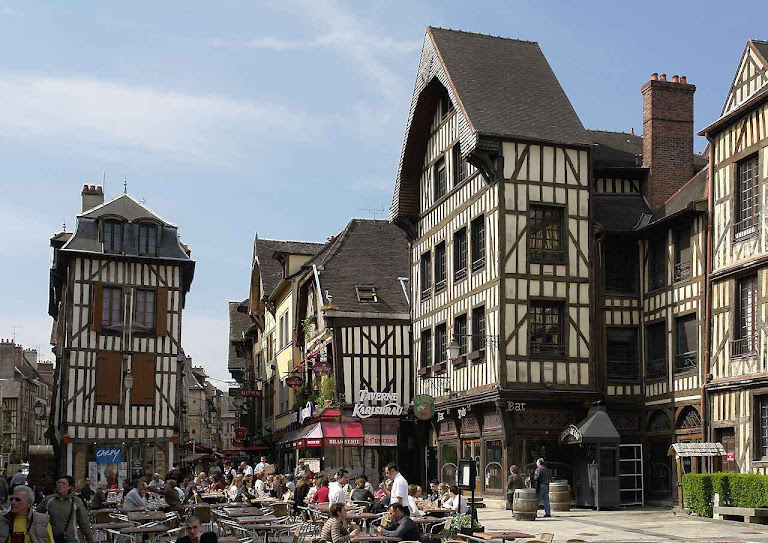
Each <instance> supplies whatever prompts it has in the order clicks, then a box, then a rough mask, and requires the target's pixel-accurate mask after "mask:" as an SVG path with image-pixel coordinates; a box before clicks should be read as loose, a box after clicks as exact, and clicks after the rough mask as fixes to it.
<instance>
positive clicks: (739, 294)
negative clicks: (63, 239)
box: [105, 275, 757, 356]
mask: <svg viewBox="0 0 768 543" xmlns="http://www.w3.org/2000/svg"><path fill="white" fill-rule="evenodd" d="M105 290H106V289H105ZM756 301H757V276H756V275H749V276H747V277H742V278H741V279H738V280H737V281H736V319H735V326H734V328H735V329H734V331H733V335H734V336H735V339H734V340H733V341H732V342H731V356H748V355H751V354H754V353H755V351H756V350H757V322H756V321H757V319H756V317H757V315H756V314H755V313H756Z"/></svg>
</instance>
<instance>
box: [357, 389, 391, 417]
mask: <svg viewBox="0 0 768 543" xmlns="http://www.w3.org/2000/svg"><path fill="white" fill-rule="evenodd" d="M369 402H386V403H385V404H384V405H370V403H369ZM402 414H403V406H402V404H400V403H399V398H398V396H397V392H373V391H372V390H361V391H360V401H359V402H358V403H356V404H355V407H354V408H353V409H352V416H353V417H359V418H361V419H367V418H368V417H374V416H376V417H399V416H400V415H402Z"/></svg>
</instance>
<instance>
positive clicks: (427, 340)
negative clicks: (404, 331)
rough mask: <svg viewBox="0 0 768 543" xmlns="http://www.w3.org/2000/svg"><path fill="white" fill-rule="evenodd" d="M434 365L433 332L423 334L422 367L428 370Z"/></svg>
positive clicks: (426, 331) (427, 331) (423, 332)
mask: <svg viewBox="0 0 768 543" xmlns="http://www.w3.org/2000/svg"><path fill="white" fill-rule="evenodd" d="M431 365H432V330H423V331H422V332H421V367H422V368H428V367H429V366H431Z"/></svg>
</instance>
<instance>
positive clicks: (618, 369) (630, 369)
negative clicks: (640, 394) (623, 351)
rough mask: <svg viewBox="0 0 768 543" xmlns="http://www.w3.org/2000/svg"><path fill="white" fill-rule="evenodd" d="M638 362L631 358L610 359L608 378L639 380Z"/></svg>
mask: <svg viewBox="0 0 768 543" xmlns="http://www.w3.org/2000/svg"><path fill="white" fill-rule="evenodd" d="M638 369H639V368H638V367H637V360H633V359H631V358H623V359H622V358H609V359H608V377H612V378H614V379H637V377H638Z"/></svg>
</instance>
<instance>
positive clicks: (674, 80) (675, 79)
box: [672, 74, 680, 83]
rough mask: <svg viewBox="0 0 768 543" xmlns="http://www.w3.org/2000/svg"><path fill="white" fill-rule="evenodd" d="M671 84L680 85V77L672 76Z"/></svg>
mask: <svg viewBox="0 0 768 543" xmlns="http://www.w3.org/2000/svg"><path fill="white" fill-rule="evenodd" d="M672 83H680V77H679V76H678V75H677V74H675V75H673V76H672Z"/></svg>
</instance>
